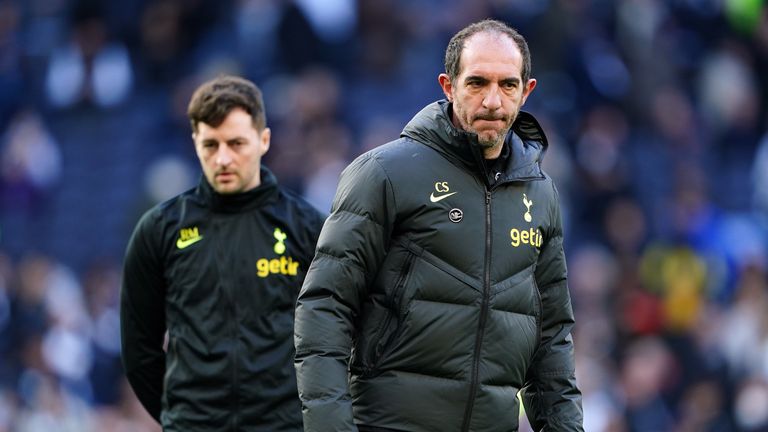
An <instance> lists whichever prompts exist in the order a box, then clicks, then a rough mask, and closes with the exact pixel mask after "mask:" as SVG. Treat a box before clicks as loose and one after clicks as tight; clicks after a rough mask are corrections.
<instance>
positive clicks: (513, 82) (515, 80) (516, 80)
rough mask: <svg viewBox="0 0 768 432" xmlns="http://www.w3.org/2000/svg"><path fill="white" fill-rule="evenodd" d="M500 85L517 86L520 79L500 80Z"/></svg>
mask: <svg viewBox="0 0 768 432" xmlns="http://www.w3.org/2000/svg"><path fill="white" fill-rule="evenodd" d="M501 83H502V84H514V85H518V84H520V78H517V77H511V78H505V79H503V80H501Z"/></svg>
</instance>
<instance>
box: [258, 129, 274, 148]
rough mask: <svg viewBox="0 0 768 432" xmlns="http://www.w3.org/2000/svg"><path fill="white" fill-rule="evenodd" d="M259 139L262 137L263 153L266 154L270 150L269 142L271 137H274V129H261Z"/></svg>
mask: <svg viewBox="0 0 768 432" xmlns="http://www.w3.org/2000/svg"><path fill="white" fill-rule="evenodd" d="M259 139H260V144H261V150H262V154H264V153H266V152H267V151H268V150H269V144H270V143H271V139H272V130H271V129H270V128H268V127H265V128H264V129H263V130H262V131H261V134H260V136H259Z"/></svg>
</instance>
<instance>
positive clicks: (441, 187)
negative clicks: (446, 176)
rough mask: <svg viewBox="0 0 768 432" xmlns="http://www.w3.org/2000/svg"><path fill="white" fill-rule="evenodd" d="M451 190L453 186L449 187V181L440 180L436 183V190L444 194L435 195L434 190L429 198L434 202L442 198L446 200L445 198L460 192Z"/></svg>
mask: <svg viewBox="0 0 768 432" xmlns="http://www.w3.org/2000/svg"><path fill="white" fill-rule="evenodd" d="M450 190H451V188H449V187H448V182H445V181H439V182H437V183H435V191H436V192H437V193H438V194H442V195H435V192H432V193H431V194H430V195H429V200H430V201H432V202H433V203H436V202H438V201H440V200H444V199H446V198H448V197H449V196H451V195H454V194H457V193H458V192H450ZM447 192H450V193H447Z"/></svg>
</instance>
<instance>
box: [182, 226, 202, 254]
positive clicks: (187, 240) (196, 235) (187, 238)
mask: <svg viewBox="0 0 768 432" xmlns="http://www.w3.org/2000/svg"><path fill="white" fill-rule="evenodd" d="M202 239H203V236H201V235H200V231H198V229H197V227H191V228H182V229H181V230H179V239H178V240H176V247H177V248H179V249H185V248H187V247H189V246H191V245H193V244H195V243H197V242H199V241H200V240H202Z"/></svg>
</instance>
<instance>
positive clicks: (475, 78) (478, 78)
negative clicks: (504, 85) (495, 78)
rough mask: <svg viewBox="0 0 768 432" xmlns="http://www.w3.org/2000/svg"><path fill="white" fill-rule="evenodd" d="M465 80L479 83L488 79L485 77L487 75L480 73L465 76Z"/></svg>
mask: <svg viewBox="0 0 768 432" xmlns="http://www.w3.org/2000/svg"><path fill="white" fill-rule="evenodd" d="M464 82H465V83H468V82H479V83H482V84H485V83H487V82H488V79H487V78H485V77H482V76H480V75H470V76H468V77H466V78H464Z"/></svg>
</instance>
